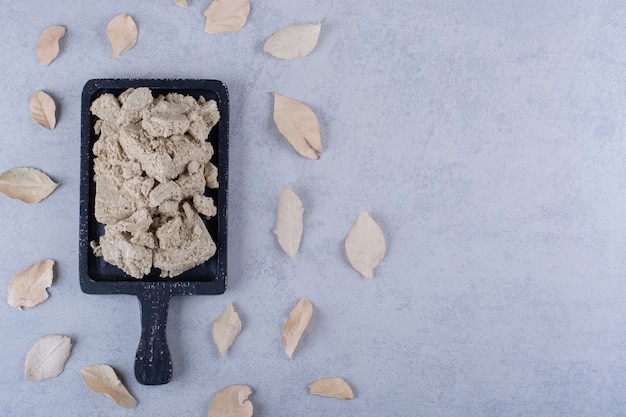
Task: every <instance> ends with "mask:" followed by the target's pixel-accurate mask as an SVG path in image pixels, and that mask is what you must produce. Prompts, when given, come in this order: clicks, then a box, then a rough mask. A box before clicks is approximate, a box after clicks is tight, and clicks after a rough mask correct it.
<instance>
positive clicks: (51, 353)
mask: <svg viewBox="0 0 626 417" xmlns="http://www.w3.org/2000/svg"><path fill="white" fill-rule="evenodd" d="M71 350H72V339H70V338H69V337H67V336H62V335H60V334H49V335H47V336H44V337H42V338H41V339H39V340H37V341H36V342H35V344H34V345H33V346H32V347H31V348H30V349H29V350H28V353H27V354H26V360H25V361H24V376H25V377H26V380H27V381H43V380H46V379H50V378H54V377H55V376H58V375H59V374H60V373H61V372H63V368H64V367H65V362H67V359H68V358H69V357H70V351H71Z"/></svg>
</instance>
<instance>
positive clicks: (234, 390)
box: [209, 385, 252, 417]
mask: <svg viewBox="0 0 626 417" xmlns="http://www.w3.org/2000/svg"><path fill="white" fill-rule="evenodd" d="M250 394H252V389H251V388H250V387H249V386H247V385H231V386H228V387H226V388H224V389H222V390H221V391H220V392H218V393H217V394H215V397H213V400H211V405H209V417H252V403H251V402H250V400H249V399H248V397H249V396H250Z"/></svg>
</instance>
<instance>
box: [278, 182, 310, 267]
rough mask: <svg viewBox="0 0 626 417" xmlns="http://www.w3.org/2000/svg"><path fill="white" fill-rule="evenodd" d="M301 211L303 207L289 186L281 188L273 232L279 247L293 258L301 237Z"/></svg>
mask: <svg viewBox="0 0 626 417" xmlns="http://www.w3.org/2000/svg"><path fill="white" fill-rule="evenodd" d="M302 213H304V207H303V206H302V201H300V198H299V197H298V195H297V194H296V193H294V192H293V191H292V190H291V189H289V188H283V192H282V194H281V195H280V201H279V202H278V211H277V213H276V226H275V227H274V234H275V235H276V238H277V239H278V243H279V244H280V247H281V248H283V250H284V251H285V252H287V255H289V256H290V257H291V258H292V259H295V257H296V254H297V253H298V248H299V247H300V239H301V238H302Z"/></svg>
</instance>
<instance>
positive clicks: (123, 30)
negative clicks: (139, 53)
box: [107, 13, 139, 59]
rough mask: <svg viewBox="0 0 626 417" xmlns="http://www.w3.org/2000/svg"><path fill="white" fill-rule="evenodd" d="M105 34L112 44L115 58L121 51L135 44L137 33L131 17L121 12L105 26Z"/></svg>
mask: <svg viewBox="0 0 626 417" xmlns="http://www.w3.org/2000/svg"><path fill="white" fill-rule="evenodd" d="M107 35H108V37H109V39H110V40H111V46H113V59H116V58H119V56H120V54H121V53H122V52H126V51H128V50H129V49H130V48H132V47H133V46H135V44H136V43H137V37H138V36H139V33H138V32H137V25H136V24H135V21H134V20H133V18H132V17H131V16H130V15H129V14H127V13H122V14H118V15H117V16H115V17H114V18H113V19H111V21H110V22H109V24H108V26H107Z"/></svg>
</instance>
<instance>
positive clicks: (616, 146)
mask: <svg viewBox="0 0 626 417" xmlns="http://www.w3.org/2000/svg"><path fill="white" fill-rule="evenodd" d="M208 4H209V1H207V0H202V1H199V0H190V7H189V8H187V9H182V8H178V7H177V6H175V5H174V4H172V3H171V2H170V1H167V0H163V1H160V2H151V1H150V2H149V1H144V2H124V3H122V2H105V1H103V2H86V1H79V0H63V1H56V2H48V1H8V0H0V17H1V19H2V25H0V39H2V52H0V61H1V62H2V78H0V97H1V100H0V132H1V133H0V141H1V148H0V149H1V152H0V171H4V170H7V169H9V168H12V167H16V166H33V167H37V168H40V169H42V170H44V171H46V172H47V173H49V174H50V175H51V176H52V177H53V178H54V179H56V180H60V181H61V182H62V185H61V187H60V188H59V189H58V190H57V191H56V192H55V193H54V194H53V195H51V196H50V197H49V198H48V199H46V200H44V201H43V202H41V203H40V204H37V205H25V204H22V203H21V202H19V201H14V200H9V199H6V198H0V212H1V216H0V230H1V231H2V232H1V233H2V237H1V238H0V271H1V276H0V280H1V282H2V288H6V285H7V283H8V281H9V279H10V278H11V277H12V276H13V275H15V274H16V273H18V272H20V271H21V270H22V269H24V268H25V267H26V266H28V265H29V264H31V263H32V262H35V261H38V260H40V259H43V258H48V257H49V258H53V259H55V260H56V261H57V265H58V268H57V279H56V281H55V283H54V285H53V287H52V288H51V289H50V298H49V300H47V301H46V302H45V303H43V304H41V305H39V306H37V307H35V308H32V309H29V310H25V311H17V310H14V309H12V308H11V307H10V306H8V304H6V303H4V302H2V303H0V317H1V319H0V336H1V337H2V342H1V343H0V358H1V360H0V415H2V416H7V417H8V416H36V415H46V416H71V415H76V416H78V415H90V416H131V415H132V416H137V415H143V416H184V415H189V416H191V415H196V416H197V415H206V410H207V408H208V405H209V403H210V400H211V398H212V396H213V395H214V394H215V393H216V392H217V391H218V390H219V389H221V388H222V387H224V386H227V385H230V384H234V383H244V384H248V385H250V386H251V387H252V389H253V391H254V393H253V395H252V397H251V400H252V401H253V403H254V407H255V414H254V415H255V416H257V417H263V416H268V417H269V416H273V417H278V416H330V415H340V416H383V415H385V416H417V415H420V416H529V415H533V416H556V415H578V416H598V415H602V416H608V415H625V414H624V413H626V397H625V396H624V392H625V391H626V336H625V335H626V297H625V295H626V279H625V275H626V256H625V253H626V222H625V221H624V213H626V163H625V161H624V159H625V156H626V142H625V141H624V139H623V137H624V133H625V129H624V125H625V122H626V97H625V92H626V48H625V47H624V45H626V31H625V29H624V28H625V27H626V3H624V2H622V1H603V2H599V1H587V2H582V1H574V2H572V1H565V0H561V1H533V0H530V1H525V2H519V1H508V0H507V1H487V0H478V1H458V2H446V1H429V0H427V1H412V0H410V1H409V0H399V1H395V2H389V1H382V0H364V1H357V0H347V1H332V0H307V1H288V0H266V1H253V4H252V11H251V14H250V17H249V20H248V23H247V24H246V26H245V27H244V28H243V29H242V30H241V31H240V32H239V33H233V34H219V35H208V34H206V33H204V32H203V24H204V17H203V15H202V12H203V10H204V9H205V8H206V7H207V6H208ZM121 12H127V13H130V14H132V15H133V16H134V17H135V19H136V22H137V25H138V27H139V32H140V35H139V41H138V43H137V45H136V47H135V48H133V49H132V50H130V51H128V52H126V53H124V54H123V55H122V56H121V58H120V59H118V60H115V61H113V60H111V47H110V45H109V41H108V39H107V37H106V35H105V28H106V25H107V23H108V21H109V19H111V18H112V17H113V16H115V15H116V14H118V13H121ZM320 21H321V22H322V33H321V36H320V41H319V45H318V47H317V49H316V50H315V51H314V52H313V53H312V54H311V55H310V56H308V57H305V58H301V59H298V60H295V61H290V62H285V61H280V60H277V59H274V58H272V57H270V56H268V55H265V54H264V53H263V52H262V45H263V42H264V40H265V39H266V38H267V37H268V36H269V35H271V34H272V33H274V32H275V31H276V30H277V29H279V28H280V27H282V26H284V25H286V24H289V23H295V22H312V23H314V22H320ZM55 24H61V25H65V26H67V35H66V37H65V38H64V39H63V40H62V50H61V54H60V56H59V57H58V58H57V60H56V61H54V62H53V63H52V64H51V65H50V66H49V67H40V66H39V65H38V64H37V61H36V57H35V45H36V42H37V38H38V36H39V33H40V32H41V31H42V30H43V29H44V28H45V27H47V26H50V25H55ZM100 77H103V78H112V77H150V78H156V77H166V78H214V79H219V80H222V81H224V82H225V83H226V84H227V85H228V87H229V89H230V98H231V111H232V118H231V137H230V138H231V159H230V164H231V172H230V178H231V181H230V190H231V193H230V213H229V221H230V226H231V227H230V235H229V238H230V245H229V255H230V258H229V263H230V264H229V268H230V278H229V288H228V290H227V292H226V293H225V294H224V295H222V296H206V297H205V296H196V297H185V298H181V297H178V298H175V299H174V300H173V302H172V305H171V310H170V316H169V327H168V337H169V341H170V348H171V351H172V355H173V361H174V378H173V380H172V382H171V383H170V384H168V385H165V386H158V387H146V386H141V385H139V384H138V383H137V382H136V381H135V379H134V376H133V359H134V352H135V349H136V347H137V342H138V338H139V307H138V303H137V301H136V300H135V299H134V298H133V297H131V296H115V295H102V296H96V295H86V294H83V293H82V292H81V291H80V288H79V285H78V275H77V274H78V190H79V145H80V131H79V126H80V120H79V117H80V94H81V89H82V86H83V84H84V83H85V82H86V81H87V80H89V79H91V78H100ZM37 89H43V90H46V91H48V92H49V93H50V94H51V95H53V96H54V97H55V98H56V100H57V102H58V104H59V106H60V111H59V119H58V124H57V128H56V129H55V130H54V131H52V132H48V131H45V130H43V129H42V128H40V127H39V126H38V125H36V124H34V123H33V122H32V121H31V120H30V117H29V114H28V100H29V97H30V95H31V94H32V93H33V92H34V91H35V90H37ZM269 91H276V92H278V93H280V94H283V95H286V96H289V97H293V98H296V99H298V100H301V101H304V102H305V103H307V104H309V105H310V106H311V108H312V109H313V110H314V111H315V112H316V113H317V114H318V116H319V120H320V123H321V132H322V139H323V143H324V147H325V149H324V152H323V154H322V158H321V159H320V160H319V161H309V160H305V159H304V158H302V157H300V156H299V155H297V154H296V153H295V152H294V151H293V150H292V149H291V148H290V146H289V145H288V144H287V142H286V141H285V140H284V139H282V138H281V136H280V134H279V132H278V130H277V129H276V127H275V126H274V123H273V120H272V116H271V111H272V98H271V96H270V95H269V94H267V92H269ZM285 186H289V187H292V188H293V189H294V190H295V191H296V192H297V193H298V194H299V195H300V197H301V198H302V201H303V203H304V206H305V218H304V226H305V232H304V236H303V240H302V245H301V249H300V253H299V254H298V257H297V259H296V260H295V261H292V260H290V259H289V258H288V257H287V255H286V254H285V253H283V252H282V251H281V249H280V248H279V246H278V244H277V243H276V240H275V238H274V236H273V234H272V228H273V224H274V219H275V208H276V205H277V202H278V197H279V195H280V191H281V189H282V187H285ZM362 210H367V211H369V212H370V213H371V214H372V216H373V217H374V218H375V219H376V220H377V221H378V222H379V224H380V225H381V227H382V228H383V230H384V232H385V235H386V238H387V242H388V253H387V256H386V258H385V259H384V261H383V262H382V263H381V265H380V266H379V268H378V269H377V270H376V274H375V278H374V279H373V280H372V281H366V280H364V279H363V278H361V277H360V276H359V275H358V274H357V273H356V272H354V271H353V270H352V269H351V268H350V266H349V264H348V262H347V259H346V256H345V254H344V251H343V239H344V238H345V236H346V235H347V233H348V231H349V229H350V227H351V226H352V224H353V222H354V221H355V220H356V218H357V216H358V214H359V212H360V211H362ZM301 296H307V297H309V298H310V300H311V301H312V303H313V304H314V306H315V313H314V316H313V319H312V321H311V324H310V326H309V328H308V329H307V331H306V333H305V335H304V339H303V341H302V343H301V346H300V347H299V348H298V350H297V351H296V353H295V355H294V359H293V360H291V361H290V360H288V359H287V358H286V356H285V354H284V352H283V350H282V344H281V337H280V329H281V326H282V323H283V321H284V320H285V319H286V317H287V315H288V312H289V310H290V309H291V308H292V307H293V306H294V305H295V303H296V302H297V300H298V298H299V297H301ZM229 302H234V303H235V305H236V307H237V309H238V310H239V312H240V315H241V317H242V322H243V331H242V333H241V335H240V336H239V338H238V339H237V341H236V342H235V345H234V346H233V348H232V349H231V351H230V353H229V355H228V357H227V358H225V359H220V357H219V355H218V352H217V349H216V348H215V346H214V345H213V343H212V340H211V336H210V331H211V323H212V321H213V320H214V319H215V318H216V317H217V316H218V315H219V314H220V313H221V312H222V310H223V309H224V308H225V306H226V305H227V303H229ZM50 333H61V334H65V335H68V336H71V337H72V339H73V340H74V343H75V345H74V348H73V351H72V356H71V357H70V359H69V361H68V363H67V365H66V368H65V371H64V372H63V373H62V374H61V375H60V376H59V377H57V378H55V379H53V380H49V381H45V382H41V383H28V382H25V381H24V377H23V361H24V357H25V354H26V351H27V350H28V348H29V347H30V346H31V345H32V343H34V341H35V340H36V339H38V338H39V337H41V336H43V335H46V334H50ZM96 363H108V364H110V365H112V366H114V367H115V368H116V369H117V370H118V372H119V373H120V374H121V375H122V377H123V379H124V380H125V382H126V384H127V386H128V388H129V390H130V391H131V392H132V393H133V394H134V395H135V397H136V398H137V399H138V401H139V405H138V408H137V409H136V410H125V409H122V408H119V407H117V406H116V405H115V404H114V403H113V402H112V401H110V400H109V399H108V398H106V397H104V396H101V395H95V394H92V393H91V392H89V391H88V390H87V388H86V387H85V385H84V384H83V382H82V380H81V378H80V376H79V370H80V369H81V368H82V367H83V366H86V365H91V364H96ZM325 376H342V377H344V378H345V379H346V380H347V381H349V382H350V384H351V385H352V386H353V387H354V390H355V394H356V398H355V399H354V400H353V401H339V400H334V399H326V398H321V397H313V396H310V395H308V392H307V385H308V384H309V383H311V382H312V381H314V380H316V379H318V378H321V377H325Z"/></svg>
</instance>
